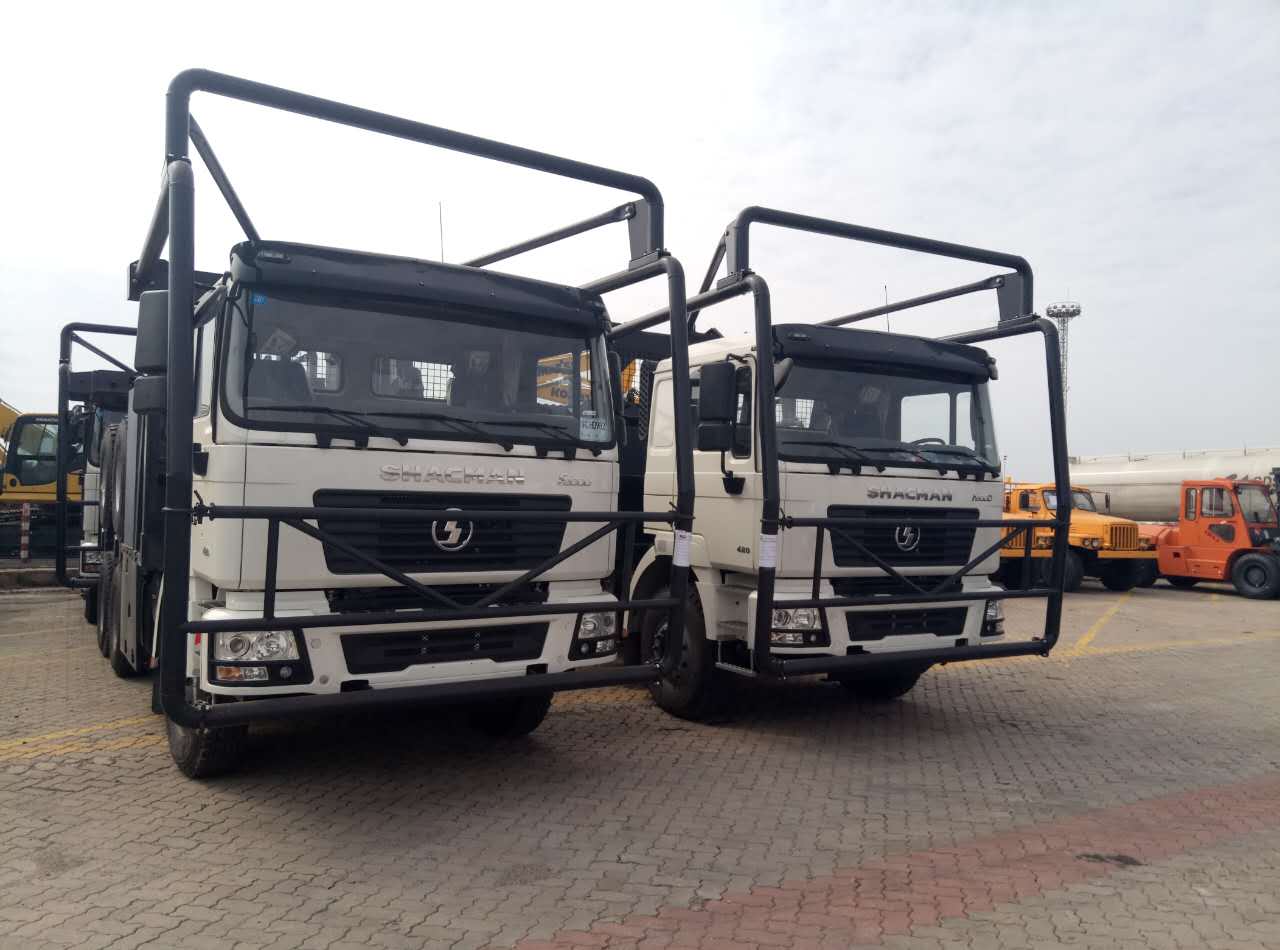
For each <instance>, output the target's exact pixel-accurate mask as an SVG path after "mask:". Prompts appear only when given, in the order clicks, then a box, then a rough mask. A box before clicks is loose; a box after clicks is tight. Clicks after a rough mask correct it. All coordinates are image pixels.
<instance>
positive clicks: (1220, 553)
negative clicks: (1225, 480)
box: [1188, 487, 1239, 580]
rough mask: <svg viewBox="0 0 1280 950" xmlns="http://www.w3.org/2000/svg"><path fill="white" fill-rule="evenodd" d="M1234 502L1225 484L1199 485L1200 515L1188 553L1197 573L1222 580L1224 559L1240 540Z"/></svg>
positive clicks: (1192, 571) (1226, 559) (1192, 569)
mask: <svg viewBox="0 0 1280 950" xmlns="http://www.w3.org/2000/svg"><path fill="white" fill-rule="evenodd" d="M1235 515H1236V510H1235V502H1234V499H1233V498H1232V497H1231V491H1230V490H1229V489H1227V488H1224V487H1204V488H1201V489H1200V518H1199V520H1198V521H1197V522H1196V526H1197V530H1196V532H1195V534H1194V536H1193V537H1194V540H1193V541H1192V544H1191V550H1190V551H1189V552H1188V557H1189V559H1190V563H1191V573H1192V574H1193V575H1194V576H1196V577H1204V578H1211V579H1214V580H1225V579H1226V578H1227V561H1228V559H1229V558H1230V556H1231V552H1232V551H1234V550H1235V548H1236V546H1237V545H1238V544H1239V537H1238V535H1239V529H1238V528H1237V526H1236V517H1235Z"/></svg>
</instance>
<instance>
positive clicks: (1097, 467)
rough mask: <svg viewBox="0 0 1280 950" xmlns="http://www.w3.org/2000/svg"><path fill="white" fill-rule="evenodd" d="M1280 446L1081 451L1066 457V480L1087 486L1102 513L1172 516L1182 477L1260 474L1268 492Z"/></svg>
mask: <svg viewBox="0 0 1280 950" xmlns="http://www.w3.org/2000/svg"><path fill="white" fill-rule="evenodd" d="M1278 476H1280V448H1259V449H1224V450H1206V451H1197V452H1151V453H1147V454H1145V455H1141V454H1137V453H1131V454H1127V455H1085V456H1073V457H1072V459H1071V484H1073V485H1082V486H1086V487H1088V488H1091V489H1093V492H1094V498H1095V499H1096V500H1097V501H1099V502H1101V503H1102V507H1103V509H1104V510H1105V511H1106V512H1107V513H1108V514H1113V515H1119V516H1120V517H1123V518H1132V519H1133V520H1135V521H1177V520H1178V502H1179V498H1180V496H1181V492H1180V491H1179V488H1180V487H1181V485H1182V483H1183V482H1184V481H1198V480H1203V479H1212V478H1231V479H1263V480H1265V481H1266V482H1267V483H1268V484H1269V485H1270V486H1271V491H1272V493H1273V495H1274V493H1275V491H1276V485H1277V477H1278Z"/></svg>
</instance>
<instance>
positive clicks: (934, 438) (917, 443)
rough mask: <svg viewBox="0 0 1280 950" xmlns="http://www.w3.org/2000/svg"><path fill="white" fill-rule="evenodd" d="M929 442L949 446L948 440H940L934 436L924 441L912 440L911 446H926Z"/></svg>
mask: <svg viewBox="0 0 1280 950" xmlns="http://www.w3.org/2000/svg"><path fill="white" fill-rule="evenodd" d="M929 442H937V443H938V444H939V445H946V444H947V440H946V439H939V438H938V437H937V436H933V435H931V436H929V437H928V438H924V439H912V440H911V444H912V445H925V444H926V443H929Z"/></svg>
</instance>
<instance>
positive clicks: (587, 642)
mask: <svg viewBox="0 0 1280 950" xmlns="http://www.w3.org/2000/svg"><path fill="white" fill-rule="evenodd" d="M617 652H618V620H617V615H616V614H614V613H589V614H583V615H582V616H581V617H579V618H578V629H577V630H575V631H574V634H573V644H572V645H571V646H570V647H569V659H571V660H581V659H584V658H586V657H596V656H608V655H609V654H610V653H617Z"/></svg>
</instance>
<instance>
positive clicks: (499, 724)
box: [471, 692, 551, 739]
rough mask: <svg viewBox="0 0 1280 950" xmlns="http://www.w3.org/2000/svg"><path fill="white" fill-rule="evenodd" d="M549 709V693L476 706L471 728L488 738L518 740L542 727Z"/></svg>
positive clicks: (472, 715) (472, 714)
mask: <svg viewBox="0 0 1280 950" xmlns="http://www.w3.org/2000/svg"><path fill="white" fill-rule="evenodd" d="M550 709H551V693H550V692H546V693H533V694H531V695H529V696H518V697H516V698H515V699H499V700H496V701H494V702H490V703H485V704H484V705H482V706H477V707H476V708H475V709H474V710H473V711H472V713H471V725H472V727H474V728H475V729H476V731H478V732H482V733H484V734H485V735H486V736H489V737H490V738H492V739H518V738H519V737H520V736H527V735H528V734H529V733H531V732H533V730H535V729H537V728H538V727H539V726H540V725H542V720H544V719H546V718H547V712H548V711H549V710H550Z"/></svg>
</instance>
